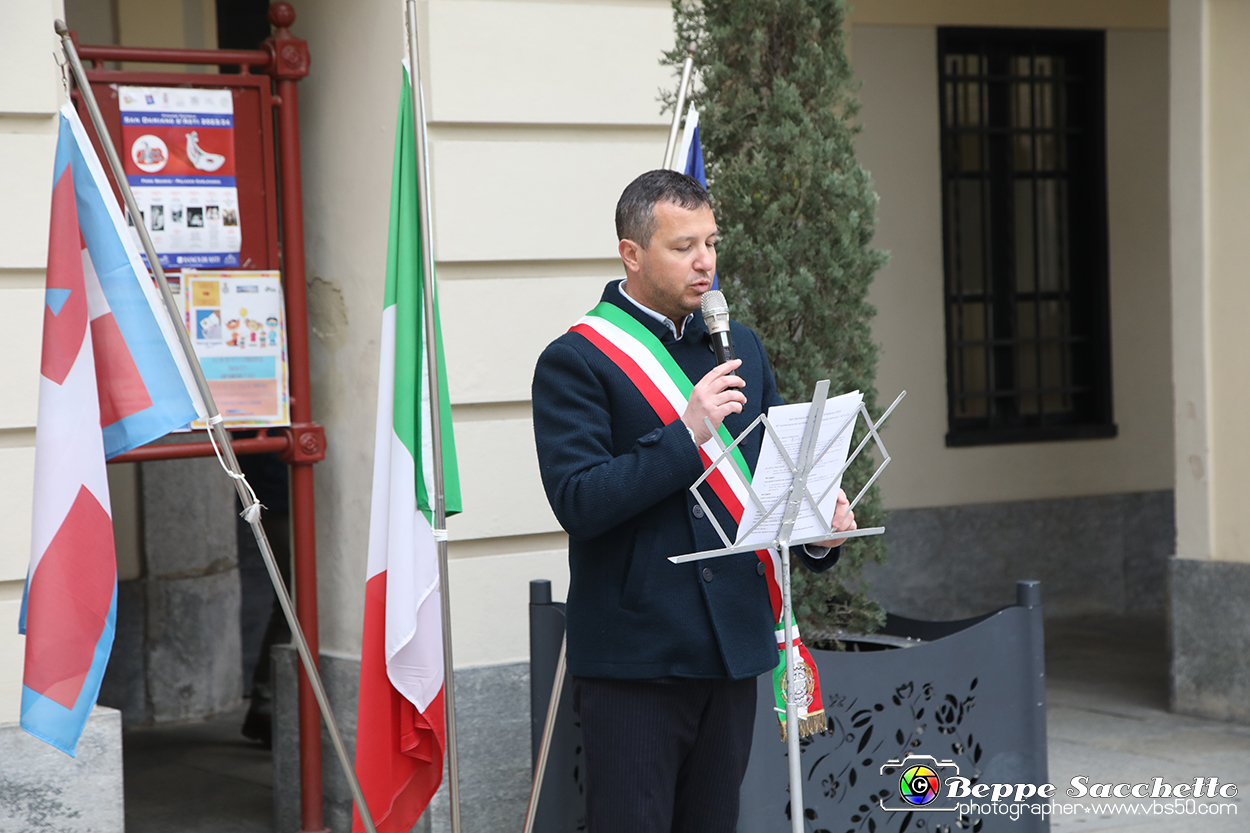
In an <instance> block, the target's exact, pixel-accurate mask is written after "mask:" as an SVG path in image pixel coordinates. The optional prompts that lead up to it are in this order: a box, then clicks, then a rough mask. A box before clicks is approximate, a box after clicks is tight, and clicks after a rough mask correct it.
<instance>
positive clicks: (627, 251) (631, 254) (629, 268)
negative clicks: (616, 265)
mask: <svg viewBox="0 0 1250 833" xmlns="http://www.w3.org/2000/svg"><path fill="white" fill-rule="evenodd" d="M616 250H617V251H618V252H620V254H621V262H622V263H624V264H625V271H626V272H629V273H631V274H637V273H638V272H639V270H640V268H641V267H640V266H639V264H638V253H639V252H641V251H642V247H641V246H639V245H638V244H637V243H635V242H634V241H633V240H630V239H628V238H627V239H625V240H622V241H620V242H619V243H617V244H616Z"/></svg>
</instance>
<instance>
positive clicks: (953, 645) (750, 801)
mask: <svg viewBox="0 0 1250 833" xmlns="http://www.w3.org/2000/svg"><path fill="white" fill-rule="evenodd" d="M1016 595H1017V602H1018V603H1017V604H1016V605H1013V606H1011V607H1006V608H1003V609H1002V610H999V611H996V612H994V613H990V614H987V615H985V616H979V617H976V618H974V619H965V620H963V621H958V622H922V621H918V620H914V619H905V618H903V617H899V616H890V617H889V621H888V623H887V625H886V627H885V629H884V630H883V631H881V633H880V634H874V635H873V637H877V636H882V635H884V636H894V637H905V638H908V639H921V640H925V641H924V642H921V643H918V644H914V647H908V648H889V647H885V646H883V645H881V644H880V643H878V642H875V641H873V642H865V641H849V644H848V648H850V650H847V651H820V650H813V651H812V656H813V658H814V659H815V661H816V666H817V668H818V669H819V670H820V683H821V689H822V691H823V694H824V700H825V709H826V712H827V715H828V718H829V726H830V731H829V732H827V733H825V734H821V735H816V736H813V737H812V738H811V739H808V740H805V741H804V743H803V747H802V755H803V773H804V776H805V778H806V781H805V783H804V786H803V799H804V804H806V815H807V822H806V828H807V830H809V831H811V833H861V832H862V833H878V831H881V833H885V832H886V831H888V832H889V833H903V831H905V830H906V831H918V833H929V831H939V833H945V831H948V830H949V831H960V830H970V831H985V833H993V831H999V830H1002V831H1008V830H1009V831H1011V833H1025V831H1029V833H1033V831H1046V830H1049V829H1050V826H1049V821H1048V817H1046V816H1042V815H1033V814H1032V813H1031V812H1028V811H1027V809H1026V811H1025V813H1023V814H1020V815H1018V816H1017V818H1016V820H1015V821H1013V820H1012V818H1011V817H1010V816H1009V815H998V814H996V813H992V814H982V813H972V814H969V815H963V816H961V815H960V814H959V813H957V812H939V811H919V810H918V809H917V811H913V812H906V811H899V812H890V811H888V810H887V809H884V808H885V807H890V806H906V805H905V804H904V801H903V799H902V797H901V796H900V794H899V778H900V775H901V774H902V772H901V771H900V769H899V768H890V767H887V768H886V771H885V773H882V771H881V770H882V767H883V765H884V764H886V762H887V761H890V760H895V761H901V760H902V759H903V758H904V756H906V755H907V754H909V753H912V754H919V755H931V756H933V758H935V759H937V760H939V761H943V762H945V761H951V762H953V763H954V764H955V765H956V766H958V768H959V774H960V775H962V776H963V777H966V778H968V779H970V780H971V781H972V782H973V783H974V784H976V783H986V784H992V783H1007V784H1035V785H1041V784H1044V783H1046V779H1047V769H1046V691H1045V671H1044V665H1043V652H1042V648H1043V645H1042V608H1041V588H1040V585H1039V584H1038V583H1037V582H1020V583H1019V585H1018V586H1017V593H1016ZM869 639H871V637H870V638H869ZM759 686H760V688H759V707H758V710H757V712H756V716H755V739H754V742H753V744H752V747H751V761H750V764H749V765H748V768H747V775H746V779H745V781H744V782H743V785H742V811H741V816H740V819H739V822H738V830H740V831H742V833H748V832H749V833H772V831H776V833H789V831H790V821H789V819H790V816H789V798H790V797H789V782H788V777H787V763H786V747H785V744H783V743H781V741H780V740H779V731H778V722H777V718H776V716H775V715H774V713H773V709H772V706H773V695H772V687H771V681H770V680H769V678H767V677H761V678H760V683H759ZM938 774H939V776H940V777H941V778H942V779H943V781H945V779H946V778H947V777H948V776H949V775H954V774H955V771H954V769H953V768H942V769H939V770H938ZM945 794H946V791H945V790H943V791H942V797H939V798H938V799H937V800H935V801H934V802H933V803H932V804H930V805H928V806H929V807H938V806H950V805H953V804H954V803H956V802H947V801H946V800H945ZM1012 798H1014V794H1013V796H1012ZM965 801H967V802H975V803H977V804H989V803H990V800H989V799H988V798H985V799H965ZM1010 803H1012V802H1011V799H1008V800H1006V801H999V802H997V804H999V805H1006V804H1010ZM1026 803H1029V804H1030V805H1032V804H1039V803H1041V800H1040V799H1037V798H1033V799H1032V800H1031V801H1029V802H1026Z"/></svg>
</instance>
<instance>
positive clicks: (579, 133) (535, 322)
mask: <svg viewBox="0 0 1250 833" xmlns="http://www.w3.org/2000/svg"><path fill="white" fill-rule="evenodd" d="M400 10H401V6H400V5H398V4H371V5H369V6H358V7H353V8H351V9H350V10H348V9H347V8H345V7H344V6H343V5H342V4H339V3H333V2H329V0H323V1H322V2H310V3H303V4H301V5H300V7H299V15H300V17H299V20H298V22H297V24H296V27H295V31H296V32H297V33H298V34H299V35H300V36H301V37H305V38H307V39H308V41H309V43H310V47H311V50H312V60H313V64H312V74H311V75H310V76H309V77H308V79H307V80H305V81H303V82H302V84H301V129H302V137H303V143H304V144H303V162H304V172H305V173H304V195H305V213H306V217H307V249H308V264H309V279H310V290H311V294H310V306H311V308H312V311H311V315H312V317H313V329H314V332H315V333H316V335H317V338H316V339H314V343H313V383H314V388H313V393H314V396H315V400H314V410H315V417H316V419H317V420H318V421H320V422H322V423H324V424H325V425H326V428H327V434H328V437H329V449H328V456H327V460H326V462H325V463H324V464H322V465H320V466H318V468H317V501H318V507H317V517H318V546H319V571H320V573H319V583H320V591H321V598H320V608H321V639H322V645H323V646H324V647H325V648H326V649H327V650H336V651H342V652H344V653H348V654H353V655H354V654H358V653H359V644H360V628H361V618H362V605H363V599H364V593H363V582H364V572H365V543H366V539H367V532H368V508H369V489H370V478H371V465H372V449H373V425H374V415H375V407H376V405H375V403H376V395H377V361H378V342H377V338H378V330H379V326H380V318H381V315H380V310H381V305H382V288H383V273H384V267H385V258H386V229H387V211H388V207H389V203H388V200H389V195H390V175H391V159H392V156H393V147H394V144H393V143H394V124H395V114H396V108H397V106H398V86H399V78H400V69H399V62H400V59H401V58H402V57H403V55H404V31H403V20H402V18H401V16H400ZM421 15H422V20H421V24H422V25H421V33H422V44H423V50H424V51H423V66H424V71H425V78H426V82H427V90H429V99H428V100H429V108H430V119H431V132H430V139H431V143H432V148H431V167H432V179H433V189H434V193H433V199H434V211H435V222H434V232H435V256H436V259H437V271H438V277H439V281H440V284H439V291H440V293H441V299H440V303H441V310H442V315H443V329H444V332H445V333H446V339H447V342H446V349H447V368H448V376H449V377H450V385H451V400H452V406H453V409H452V410H453V418H454V420H455V431H456V441H457V446H458V452H459V462H460V471H461V480H462V484H463V493H464V506H465V511H464V513H463V515H461V516H458V517H455V518H452V519H451V521H450V523H449V530H450V536H451V546H450V555H451V572H450V579H449V586H450V592H451V599H452V609H453V625H452V627H453V634H454V652H455V658H456V663H457V665H459V666H473V665H486V664H495V663H504V662H514V661H518V660H524V659H525V658H526V657H527V656H528V644H527V633H526V626H525V621H526V619H525V616H526V604H527V599H528V595H527V589H526V587H527V583H528V581H529V580H530V579H532V578H550V579H552V580H553V582H554V584H555V595H556V597H557V598H563V595H564V593H565V588H566V586H567V565H566V563H565V546H566V544H565V542H566V539H565V537H564V534H563V533H562V532H561V531H560V528H559V525H558V524H557V523H556V521H555V518H554V517H553V516H552V514H551V511H550V509H549V508H548V507H547V502H546V499H545V497H544V495H543V492H542V488H541V485H540V483H539V479H538V470H537V461H536V458H535V454H534V450H533V436H532V429H531V425H530V407H529V385H530V379H531V375H532V373H533V367H534V363H535V361H536V360H537V358H538V354H539V352H540V351H541V350H542V348H543V347H544V346H545V345H546V343H547V342H549V341H550V340H551V339H553V338H555V337H556V336H557V335H559V334H560V333H561V332H563V331H564V330H565V329H566V328H567V327H568V325H569V324H570V323H571V322H572V321H574V320H575V319H576V318H577V317H578V316H579V315H581V313H583V312H585V311H586V310H587V309H589V308H590V307H591V306H593V305H594V303H595V302H596V301H597V300H598V296H599V293H600V291H601V289H602V286H603V284H604V282H605V281H607V280H608V279H610V278H612V277H615V276H617V275H618V274H620V267H619V264H618V263H617V258H616V257H615V248H616V239H615V236H614V233H613V220H612V216H613V209H614V207H615V204H616V199H617V197H618V196H619V194H620V191H621V189H622V188H624V186H625V184H626V183H627V182H628V181H629V180H630V179H632V178H633V176H635V175H636V174H637V173H638V172H640V171H643V170H646V169H649V168H652V167H656V166H657V165H658V163H659V161H660V157H661V156H662V154H663V148H664V143H665V139H666V137H667V134H666V122H665V120H664V118H663V116H662V115H661V113H660V110H659V104H658V102H657V101H656V96H657V95H658V90H659V88H661V87H668V86H671V85H672V84H673V79H672V78H671V76H670V73H669V71H668V70H666V69H663V68H661V67H659V66H658V64H657V59H658V58H659V54H660V52H661V51H662V50H664V49H666V48H669V46H670V44H671V42H672V26H671V22H670V15H671V12H670V9H669V5H668V3H667V2H664V1H663V0H646V2H641V3H631V4H619V5H618V4H602V3H593V2H571V3H537V2H498V0H485V1H484V0H433V2H430V3H428V4H422V12H421ZM518 31H524V32H526V33H527V34H526V36H525V37H524V38H519V37H517V35H516V33H517V32H518ZM484 614H485V615H484Z"/></svg>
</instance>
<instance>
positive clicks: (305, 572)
mask: <svg viewBox="0 0 1250 833" xmlns="http://www.w3.org/2000/svg"><path fill="white" fill-rule="evenodd" d="M269 22H270V23H271V24H273V26H274V32H273V35H272V36H271V37H270V38H269V39H268V40H266V41H265V42H264V43H263V44H261V48H260V49H257V50H242V49H153V48H148V47H133V46H89V45H81V44H77V40H78V39H77V37H76V36H74V41H75V44H76V45H77V47H78V54H79V56H80V57H81V58H82V60H83V61H84V63H85V64H86V65H87V79H88V81H89V82H90V84H91V87H92V90H93V91H94V92H95V97H96V100H97V101H98V102H99V104H100V109H101V111H102V113H103V115H104V120H105V123H106V124H107V126H108V130H109V133H110V134H111V135H110V139H111V141H112V142H113V144H114V146H115V147H117V148H118V152H119V153H121V154H122V155H123V156H124V155H125V154H124V152H123V151H122V148H121V116H120V113H119V111H118V101H117V87H118V86H119V85H135V86H162V87H201V88H212V89H228V90H230V91H231V93H232V95H233V97H234V112H235V131H234V141H235V155H236V166H237V176H236V180H237V188H238V194H239V215H240V224H241V228H242V238H243V239H242V251H241V252H240V258H239V260H240V268H243V269H278V270H281V272H282V284H283V294H284V297H285V301H286V323H287V356H288V361H289V365H290V384H291V425H290V427H288V428H271V429H263V430H260V431H258V432H257V435H256V436H255V437H249V438H239V439H233V438H232V443H231V444H232V445H233V446H234V450H235V453H236V454H262V453H266V452H276V453H278V454H281V455H282V459H283V460H284V461H285V462H286V463H287V464H288V465H290V467H291V469H290V471H291V521H292V523H291V525H292V533H293V534H292V548H293V550H294V562H295V565H294V578H295V602H296V614H297V616H298V618H299V622H300V627H301V628H302V629H303V631H304V636H305V638H306V639H307V641H308V649H309V651H310V652H311V653H312V656H313V659H314V660H316V659H317V658H318V638H317V549H316V537H315V522H314V520H315V514H314V513H315V506H314V502H313V468H312V467H313V464H314V463H316V462H318V461H319V460H322V459H324V458H325V447H326V441H325V431H324V429H323V428H322V427H321V426H320V425H318V424H316V423H315V422H313V421H312V408H311V402H310V400H309V378H308V312H307V298H306V292H305V275H304V211H303V199H302V189H301V184H300V144H299V98H298V91H297V88H296V82H297V81H299V79H301V78H303V77H304V76H306V75H308V66H309V57H308V44H307V42H305V41H303V40H301V39H299V38H297V37H295V36H294V35H292V34H291V32H290V26H291V25H292V24H293V23H294V22H295V11H294V9H292V8H291V5H290V4H289V3H285V2H283V3H274V4H273V5H272V6H270V8H269ZM106 61H110V62H111V61H141V62H144V63H155V64H191V65H207V66H218V67H223V66H224V67H237V68H238V74H237V75H234V74H220V75H218V74H211V73H205V72H153V71H143V72H131V71H120V70H111V69H106V68H104V62H106ZM72 97H73V99H74V104H75V106H76V107H77V108H78V109H79V111H80V113H82V111H83V109H84V104H83V102H82V97H81V95H80V94H79V93H78V92H77V90H75V91H74V93H73V94H72ZM83 115H84V118H83V121H84V123H89V119H88V118H86V117H85V113H83ZM99 142H100V137H98V136H95V135H94V134H93V135H92V143H93V144H95V146H96V152H97V153H100V152H101V146H100V144H99ZM101 155H102V154H101ZM106 175H107V176H108V177H109V180H110V182H111V183H112V185H113V188H114V189H115V190H116V188H117V184H116V182H113V178H112V172H111V171H107V169H106ZM117 193H118V196H119V202H120V192H117ZM213 455H214V451H213V447H212V445H211V444H210V443H208V442H188V443H173V444H165V445H148V446H144V447H142V448H136V449H134V450H133V451H130V452H127V453H126V454H122V455H119V456H117V457H115V458H114V459H113V460H112V461H111V462H114V463H120V462H150V461H155V460H171V459H179V458H186V457H212V456H213ZM299 727H300V733H299V734H300V742H299V749H300V804H301V811H302V828H303V831H304V833H322V831H325V824H324V819H323V812H322V792H321V786H322V785H321V716H320V714H319V712H318V710H317V702H316V700H315V699H314V697H313V692H312V686H311V685H310V684H309V682H308V677H307V675H306V674H305V673H304V669H303V666H302V665H301V666H300V668H299Z"/></svg>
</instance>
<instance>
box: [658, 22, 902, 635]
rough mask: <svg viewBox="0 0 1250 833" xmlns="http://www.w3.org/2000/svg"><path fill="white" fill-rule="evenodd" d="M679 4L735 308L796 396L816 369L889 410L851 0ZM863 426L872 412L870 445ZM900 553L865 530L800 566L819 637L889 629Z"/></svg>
mask: <svg viewBox="0 0 1250 833" xmlns="http://www.w3.org/2000/svg"><path fill="white" fill-rule="evenodd" d="M673 8H674V18H675V21H676V26H677V43H678V44H679V45H678V47H677V48H676V49H675V50H674V51H673V52H671V53H668V54H667V55H666V58H665V61H666V63H669V64H673V65H675V66H676V67H678V68H680V66H681V64H682V62H683V61H684V60H685V58H686V48H685V47H686V44H687V43H689V42H690V41H694V42H695V43H696V45H697V52H696V55H695V67H696V77H697V79H698V83H695V84H692V86H693V87H694V89H693V90H692V92H691V100H692V101H693V102H694V103H695V106H697V107H698V108H699V132H700V136H701V139H702V145H703V153H704V160H705V165H706V168H707V175H708V190H709V191H710V192H711V194H712V198H713V200H714V203H715V207H716V213H717V219H718V222H719V225H720V230H721V242H720V244H719V245H718V247H717V250H718V258H717V266H718V272H719V275H720V286H721V289H722V291H724V293H725V297H726V299H727V300H728V301H729V305H730V310H731V313H732V315H733V317H734V318H737V319H738V320H740V321H742V322H743V323H744V324H747V325H748V326H750V327H752V328H753V329H755V331H756V332H757V333H759V335H760V337H761V338H762V339H763V340H764V344H765V346H766V348H767V349H768V356H769V359H770V361H771V363H772V368H773V373H774V374H775V375H776V377H777V387H778V389H779V390H780V392H781V395H782V396H783V397H785V399H786V400H787V401H789V402H799V401H806V400H810V399H811V396H812V389H813V387H814V386H815V384H816V382H817V381H819V380H821V379H829V380H830V381H831V386H830V391H831V393H843V392H846V391H852V390H857V389H858V390H861V391H863V392H864V398H865V402H866V404H867V405H868V409H869V411H870V412H871V413H873V414H874V415H877V416H879V413H880V412H879V409H878V407H877V402H876V399H877V391H876V388H875V386H874V379H875V376H876V363H877V347H876V345H875V344H874V343H873V341H872V337H871V331H870V328H869V324H870V321H871V319H872V316H873V315H874V314H875V312H876V311H875V310H874V309H873V307H872V306H871V305H870V304H868V302H867V295H868V287H869V285H870V284H871V282H872V278H873V274H874V273H875V272H876V271H877V270H878V269H879V268H881V266H882V265H884V263H885V260H886V255H885V253H884V252H882V251H880V250H877V249H874V248H873V247H872V237H873V232H874V230H875V226H876V205H877V195H876V193H875V192H874V191H873V189H872V182H871V180H870V178H869V174H868V172H867V171H865V170H864V169H863V168H861V167H860V166H859V163H858V162H857V161H856V159H855V146H854V138H855V134H856V133H857V132H858V129H859V128H858V126H857V125H856V123H855V115H856V113H857V112H858V110H859V102H858V100H857V99H856V96H855V91H856V89H857V86H858V85H857V83H856V82H855V80H854V78H853V76H852V71H851V65H850V62H849V61H848V60H847V56H846V29H845V28H844V26H845V21H846V5H845V3H844V2H843V0H704V2H702V3H701V4H698V5H692V4H690V3H685V2H682V0H675V2H674V7H673ZM673 97H674V96H673V95H672V93H671V92H670V93H668V100H669V105H670V108H671V106H672V99H673ZM863 434H864V431H863V426H862V420H861V421H860V426H859V430H858V432H857V434H856V436H855V443H858V441H859V440H860V439H861V438H862V436H863ZM853 447H854V445H853V446H852V448H853ZM870 447H871V446H870ZM867 451H868V449H865V453H864V454H861V456H860V458H859V459H858V460H857V461H856V463H855V464H854V465H853V466H852V467H851V469H850V470H849V471H848V473H847V476H846V477H845V478H844V482H843V487H844V488H845V489H846V492H847V494H848V495H849V496H851V497H852V498H853V497H854V496H855V494H857V493H858V491H859V489H860V488H861V487H862V486H863V484H864V483H865V482H867V480H868V478H869V477H871V476H872V472H873V470H874V468H875V462H874V460H873V458H872V457H871V456H869V455H868V454H867V453H866V452H867ZM855 518H856V521H857V523H858V524H859V526H860V527H869V526H881V525H883V523H884V513H883V511H882V508H881V498H880V494H879V493H878V490H877V487H876V485H874V486H873V487H872V489H871V490H870V491H869V493H868V494H867V495H865V496H864V499H863V500H862V501H861V502H860V504H859V505H858V506H857V507H856V508H855ZM885 552H886V545H885V540H884V538H883V537H882V536H871V537H866V538H859V539H852V540H851V541H849V542H847V544H846V545H845V546H844V547H843V554H842V559H841V561H840V562H839V564H838V566H837V567H836V568H834V569H833V570H831V571H829V572H827V573H823V574H820V575H815V574H812V573H810V572H808V571H806V570H804V569H798V570H796V571H795V572H794V573H793V589H794V600H795V601H794V609H795V614H796V615H797V616H798V618H799V621H800V623H801V625H802V628H803V630H804V633H806V634H808V636H809V638H814V639H816V640H820V639H821V638H824V639H828V638H830V635H831V634H832V633H833V632H834V631H837V630H841V629H845V630H851V631H859V632H866V631H872V630H875V629H876V628H877V627H879V626H880V624H881V622H882V621H883V620H884V613H883V612H882V609H881V607H880V605H878V604H877V603H876V602H874V601H872V600H871V599H869V598H868V597H867V596H866V595H865V594H864V593H863V592H862V591H861V590H860V589H859V586H860V582H859V576H860V572H861V570H862V568H863V565H864V564H865V562H867V561H874V562H878V563H881V562H883V561H884V559H885Z"/></svg>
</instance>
